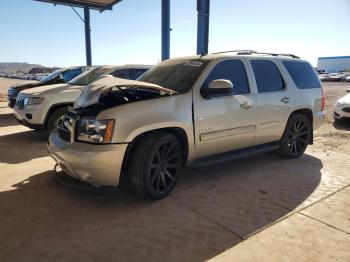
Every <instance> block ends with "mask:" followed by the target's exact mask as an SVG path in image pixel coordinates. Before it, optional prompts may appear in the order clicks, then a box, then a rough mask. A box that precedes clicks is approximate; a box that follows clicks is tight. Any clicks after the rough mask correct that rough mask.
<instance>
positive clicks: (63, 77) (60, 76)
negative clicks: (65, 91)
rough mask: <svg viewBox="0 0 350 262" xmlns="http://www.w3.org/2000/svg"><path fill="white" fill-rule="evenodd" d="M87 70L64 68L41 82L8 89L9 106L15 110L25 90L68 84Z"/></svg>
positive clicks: (79, 67) (83, 68)
mask: <svg viewBox="0 0 350 262" xmlns="http://www.w3.org/2000/svg"><path fill="white" fill-rule="evenodd" d="M87 69H88V68H87V67H84V66H78V67H67V68H62V69H59V70H56V71H54V72H53V73H51V74H49V75H48V76H45V77H43V78H41V80H40V81H39V82H34V83H26V84H19V85H16V86H12V87H10V88H9V89H8V92H7V96H8V105H9V107H11V108H13V107H14V106H15V103H16V98H17V95H18V93H19V92H21V91H23V90H26V89H30V88H34V87H38V86H49V85H54V84H59V83H67V82H69V81H70V80H72V79H73V78H75V77H77V76H78V75H80V74H81V73H83V72H84V71H86V70H87ZM34 77H35V76H33V77H32V78H31V80H34Z"/></svg>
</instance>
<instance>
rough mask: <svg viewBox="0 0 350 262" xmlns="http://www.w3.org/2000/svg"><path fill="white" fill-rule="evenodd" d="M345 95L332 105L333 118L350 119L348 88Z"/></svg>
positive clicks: (349, 92) (349, 94)
mask: <svg viewBox="0 0 350 262" xmlns="http://www.w3.org/2000/svg"><path fill="white" fill-rule="evenodd" d="M347 93H348V94H346V95H345V96H343V97H342V98H340V99H339V100H338V101H337V103H336V105H335V107H334V114H333V116H334V119H335V120H350V89H348V90H347Z"/></svg>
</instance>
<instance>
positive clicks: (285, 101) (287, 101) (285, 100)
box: [281, 96, 291, 104]
mask: <svg viewBox="0 0 350 262" xmlns="http://www.w3.org/2000/svg"><path fill="white" fill-rule="evenodd" d="M290 100H291V98H290V97H288V96H285V97H283V98H282V99H281V102H282V103H285V104H288V103H289V101H290Z"/></svg>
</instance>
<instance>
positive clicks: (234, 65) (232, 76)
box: [202, 60, 250, 95]
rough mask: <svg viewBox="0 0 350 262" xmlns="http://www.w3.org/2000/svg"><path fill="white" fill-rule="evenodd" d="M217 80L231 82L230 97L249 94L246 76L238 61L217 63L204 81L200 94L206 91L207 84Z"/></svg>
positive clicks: (241, 64)
mask: <svg viewBox="0 0 350 262" xmlns="http://www.w3.org/2000/svg"><path fill="white" fill-rule="evenodd" d="M217 79H226V80H230V81H231V82H232V84H233V90H232V92H233V93H232V95H236V94H248V93H249V92H250V91H249V84H248V79H247V74H246V71H245V68H244V65H243V63H242V61H240V60H226V61H222V62H219V63H218V64H217V65H216V66H215V68H214V69H213V70H212V71H211V72H210V74H209V75H208V77H207V79H206V80H205V81H204V84H203V87H202V88H203V91H202V92H205V91H206V90H208V86H209V83H210V82H211V81H213V80H217Z"/></svg>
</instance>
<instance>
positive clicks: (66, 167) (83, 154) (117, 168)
mask: <svg viewBox="0 0 350 262" xmlns="http://www.w3.org/2000/svg"><path fill="white" fill-rule="evenodd" d="M127 147H128V144H107V145H94V144H86V143H79V142H74V143H68V142H65V141H63V140H62V139H61V138H60V137H59V136H58V134H57V132H52V133H51V135H50V137H49V141H48V144H47V149H48V151H49V153H50V155H51V157H53V158H54V160H55V161H56V163H57V164H58V165H59V167H60V168H61V169H62V170H63V172H64V173H66V174H67V175H69V176H71V177H73V178H76V179H79V180H81V181H83V182H88V183H90V184H92V185H94V186H118V185H119V180H120V175H121V170H122V165H123V159H124V155H125V152H126V149H127Z"/></svg>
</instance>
